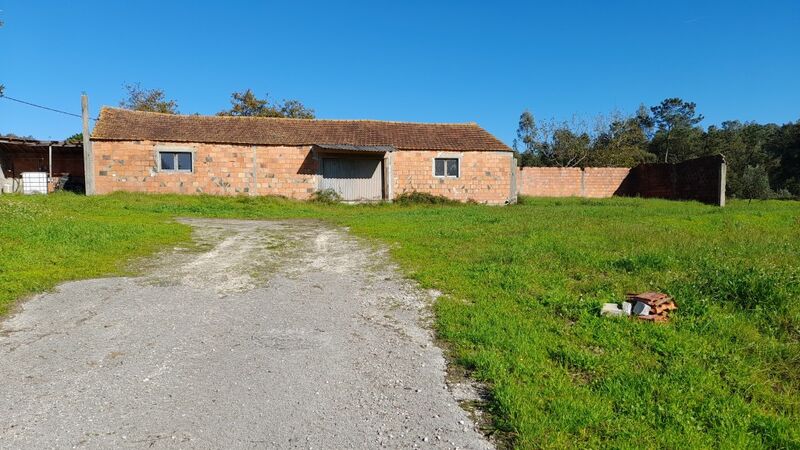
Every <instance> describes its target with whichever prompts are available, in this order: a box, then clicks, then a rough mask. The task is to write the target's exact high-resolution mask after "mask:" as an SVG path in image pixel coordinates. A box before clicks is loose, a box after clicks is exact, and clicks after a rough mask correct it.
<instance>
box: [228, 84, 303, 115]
mask: <svg viewBox="0 0 800 450" xmlns="http://www.w3.org/2000/svg"><path fill="white" fill-rule="evenodd" d="M217 115H219V116H248V117H287V118H294V119H313V118H314V110H313V109H310V108H306V107H305V106H304V105H303V104H302V103H300V102H299V101H298V100H285V101H284V102H283V103H275V104H272V103H270V101H269V97H268V96H266V97H264V98H263V99H262V98H258V97H256V96H255V94H253V91H252V90H250V89H247V90H245V91H242V92H234V93H233V94H231V109H227V110H224V111H220V112H219V113H217Z"/></svg>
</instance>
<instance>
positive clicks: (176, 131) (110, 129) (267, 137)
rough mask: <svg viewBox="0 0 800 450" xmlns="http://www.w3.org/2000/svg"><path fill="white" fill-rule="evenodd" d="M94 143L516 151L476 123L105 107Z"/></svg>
mask: <svg viewBox="0 0 800 450" xmlns="http://www.w3.org/2000/svg"><path fill="white" fill-rule="evenodd" d="M92 139H93V140H137V141H139V140H151V141H165V142H204V143H220V144H222V143H224V144H249V145H313V144H339V145H342V144H346V145H391V146H394V147H395V148H397V149H400V150H403V149H406V150H459V151H468V150H476V151H488V150H499V151H511V149H510V148H509V147H508V146H507V145H505V144H503V143H502V142H500V141H499V140H498V139H497V138H495V137H494V136H492V134H491V133H489V132H488V131H486V130H484V129H483V128H481V127H479V126H478V125H476V124H474V123H470V124H439V123H410V122H382V121H377V120H308V119H281V118H264V117H221V116H184V115H173V114H159V113H150V112H141V111H130V110H126V109H119V108H109V107H104V108H103V109H102V111H101V112H100V119H99V120H98V122H97V124H96V126H95V128H94V131H93V132H92Z"/></svg>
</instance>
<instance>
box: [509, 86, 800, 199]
mask: <svg viewBox="0 0 800 450" xmlns="http://www.w3.org/2000/svg"><path fill="white" fill-rule="evenodd" d="M696 109H697V107H696V105H695V104H694V103H692V102H687V101H684V100H682V99H679V98H668V99H665V100H664V101H662V102H661V103H660V104H658V105H656V106H653V107H650V108H648V107H646V106H644V105H642V106H640V107H639V109H638V110H637V111H636V113H635V114H633V115H623V114H620V113H613V114H610V115H600V116H597V117H595V118H592V119H591V120H585V119H580V118H573V119H572V120H568V121H556V120H552V119H551V120H543V121H541V120H537V119H536V118H535V117H534V116H533V114H532V113H531V112H529V111H525V112H523V113H522V114H521V115H520V119H519V124H518V128H517V138H516V139H515V140H514V150H515V151H516V152H517V153H518V161H519V164H520V165H521V166H560V167H611V166H616V167H633V166H635V165H637V164H640V163H643V162H670V163H675V162H680V161H684V160H687V159H691V158H697V157H699V156H705V155H716V154H719V153H721V154H723V155H725V160H726V161H727V163H728V182H727V191H728V195H729V196H731V197H739V198H800V120H798V121H796V122H793V123H787V124H783V125H777V124H771V123H770V124H759V123H755V122H744V123H743V122H740V121H737V120H732V121H726V122H722V124H721V125H719V126H717V125H711V126H709V127H708V129H703V127H701V126H700V125H699V123H700V122H701V121H702V120H703V116H702V115H701V114H699V113H698V112H697V111H696Z"/></svg>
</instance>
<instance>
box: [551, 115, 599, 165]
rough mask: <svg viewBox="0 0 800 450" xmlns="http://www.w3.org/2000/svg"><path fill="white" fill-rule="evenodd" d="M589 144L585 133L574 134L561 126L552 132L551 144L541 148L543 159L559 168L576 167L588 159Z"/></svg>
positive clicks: (567, 127) (589, 141) (566, 127)
mask: <svg viewBox="0 0 800 450" xmlns="http://www.w3.org/2000/svg"><path fill="white" fill-rule="evenodd" d="M590 143H591V138H590V137H589V134H588V133H587V132H575V131H573V130H572V129H570V128H569V126H567V125H566V124H563V125H561V126H559V127H557V128H555V129H554V130H553V138H552V142H549V143H546V145H545V146H544V147H543V150H544V157H545V159H546V160H548V161H549V162H550V163H552V164H553V165H556V166H559V167H577V166H580V165H582V164H583V163H584V161H585V160H586V158H588V157H589V151H590Z"/></svg>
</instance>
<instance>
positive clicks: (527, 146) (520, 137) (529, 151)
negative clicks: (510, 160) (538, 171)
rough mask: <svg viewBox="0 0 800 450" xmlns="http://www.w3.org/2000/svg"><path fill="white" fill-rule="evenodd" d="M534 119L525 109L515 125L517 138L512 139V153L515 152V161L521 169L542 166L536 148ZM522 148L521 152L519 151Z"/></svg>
mask: <svg viewBox="0 0 800 450" xmlns="http://www.w3.org/2000/svg"><path fill="white" fill-rule="evenodd" d="M537 134H538V131H537V129H536V119H535V118H534V117H533V114H531V112H530V111H528V110H527V109H526V110H525V111H523V112H522V114H520V116H519V123H518V125H517V138H516V139H514V151H516V152H517V155H518V158H517V161H518V162H519V165H520V166H522V167H531V166H539V165H541V164H542V161H541V157H540V155H539V152H538V147H537V141H536V139H537ZM520 146H522V150H520V148H519V147H520Z"/></svg>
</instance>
